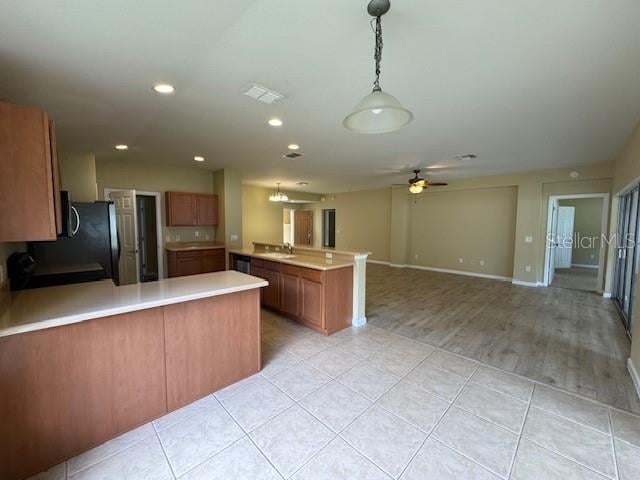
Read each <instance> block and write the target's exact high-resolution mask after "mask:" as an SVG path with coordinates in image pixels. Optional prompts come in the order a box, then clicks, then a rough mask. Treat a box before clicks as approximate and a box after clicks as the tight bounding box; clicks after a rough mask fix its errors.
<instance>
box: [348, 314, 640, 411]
mask: <svg viewBox="0 0 640 480" xmlns="http://www.w3.org/2000/svg"><path fill="white" fill-rule="evenodd" d="M366 326H371V327H373V328H377V329H380V330H384V331H386V332H387V333H389V334H391V335H395V336H398V337H401V338H403V339H405V340H410V341H414V342H418V343H421V344H423V345H428V346H430V347H433V348H434V349H436V350H439V351H442V352H445V353H449V354H451V355H456V356H458V357H460V358H462V359H465V360H469V361H472V362H476V363H477V364H478V365H481V366H483V367H486V368H490V369H493V370H496V371H498V372H501V373H505V374H507V375H513V376H515V377H517V378H520V379H522V380H526V381H529V382H532V383H535V384H538V385H541V386H543V387H548V388H551V389H554V390H557V391H559V392H562V393H566V394H568V395H573V396H575V397H578V398H581V399H583V400H586V401H589V402H592V403H596V404H598V405H600V406H602V407H606V408H613V409H615V410H619V411H621V412H624V413H627V414H630V415H633V416H636V417H638V418H640V414H637V413H634V412H632V411H629V410H624V409H621V408H618V407H615V406H613V405H609V404H607V403H604V402H601V401H599V400H596V399H593V398H589V397H586V396H584V395H582V394H579V393H575V392H572V391H570V390H567V389H562V388H560V387H557V386H555V385H550V384H547V383H544V382H541V381H540V380H535V379H533V378H528V377H525V376H523V375H520V374H518V373H515V372H510V371H508V370H505V369H502V368H500V367H495V366H493V365H490V364H488V363H485V362H483V361H482V360H476V359H473V358H471V357H466V356H464V355H461V354H459V353H457V352H453V351H451V350H447V349H445V348H442V347H439V346H437V345H434V344H432V343H428V342H424V341H420V340H414V339H413V338H411V337H406V336H404V335H400V334H398V333H395V332H390V331H389V330H387V329H385V328H382V327H377V326H375V325H371V324H369V323H367V325H365V327H366ZM360 328H363V327H360Z"/></svg>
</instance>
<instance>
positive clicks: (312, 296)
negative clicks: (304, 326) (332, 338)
mask: <svg viewBox="0 0 640 480" xmlns="http://www.w3.org/2000/svg"><path fill="white" fill-rule="evenodd" d="M301 285H302V286H301V289H302V293H301V295H300V296H301V298H302V309H301V315H300V316H301V318H302V320H303V321H304V322H308V323H311V324H313V325H316V326H318V327H320V328H324V326H323V324H322V303H323V299H322V294H323V289H322V284H321V283H318V282H314V281H312V280H308V279H306V278H303V279H302V281H301Z"/></svg>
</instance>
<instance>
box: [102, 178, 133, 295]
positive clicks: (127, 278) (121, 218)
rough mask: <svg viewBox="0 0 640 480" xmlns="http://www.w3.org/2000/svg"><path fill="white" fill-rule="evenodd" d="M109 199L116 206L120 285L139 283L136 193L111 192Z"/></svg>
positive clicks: (129, 191)
mask: <svg viewBox="0 0 640 480" xmlns="http://www.w3.org/2000/svg"><path fill="white" fill-rule="evenodd" d="M109 199H110V200H112V201H113V203H114V204H115V206H116V223H117V228H118V239H119V240H120V261H119V263H118V269H119V279H118V280H119V283H120V285H128V284H130V283H138V282H139V278H138V272H139V266H138V261H139V259H138V230H137V226H138V222H137V218H136V191H135V190H121V191H117V192H110V193H109Z"/></svg>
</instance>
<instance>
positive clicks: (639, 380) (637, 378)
mask: <svg viewBox="0 0 640 480" xmlns="http://www.w3.org/2000/svg"><path fill="white" fill-rule="evenodd" d="M627 370H629V374H630V375H631V380H633V385H634V386H635V387H636V393H637V394H638V397H640V375H638V371H637V370H636V367H635V365H634V364H633V362H632V361H631V357H629V358H627Z"/></svg>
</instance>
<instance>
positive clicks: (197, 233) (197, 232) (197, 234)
mask: <svg viewBox="0 0 640 480" xmlns="http://www.w3.org/2000/svg"><path fill="white" fill-rule="evenodd" d="M199 236H200V232H199V231H198V230H196V238H198V237H199Z"/></svg>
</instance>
